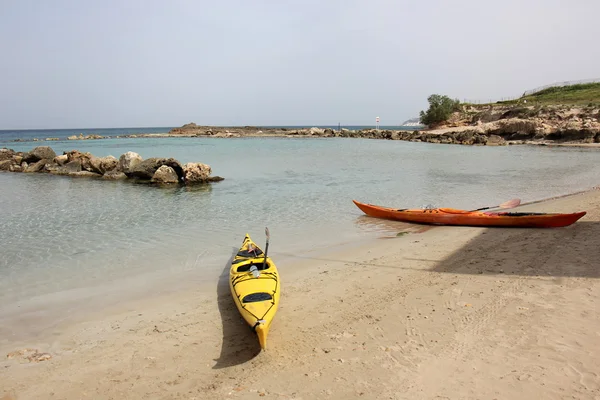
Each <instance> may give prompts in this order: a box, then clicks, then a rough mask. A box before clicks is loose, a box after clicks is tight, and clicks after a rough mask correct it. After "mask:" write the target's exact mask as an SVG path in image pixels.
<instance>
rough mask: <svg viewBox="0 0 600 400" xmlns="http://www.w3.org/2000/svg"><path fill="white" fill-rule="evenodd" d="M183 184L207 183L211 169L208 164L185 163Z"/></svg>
mask: <svg viewBox="0 0 600 400" xmlns="http://www.w3.org/2000/svg"><path fill="white" fill-rule="evenodd" d="M183 173H184V182H185V183H186V184H188V183H204V182H208V178H209V176H210V174H211V173H212V169H211V167H210V165H208V164H202V163H186V164H185V165H184V166H183Z"/></svg>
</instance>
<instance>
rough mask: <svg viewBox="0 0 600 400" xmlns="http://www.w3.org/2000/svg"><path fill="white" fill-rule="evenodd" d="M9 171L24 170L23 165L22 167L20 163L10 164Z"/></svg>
mask: <svg viewBox="0 0 600 400" xmlns="http://www.w3.org/2000/svg"><path fill="white" fill-rule="evenodd" d="M9 171H10V172H23V167H21V166H20V165H15V164H13V165H11V166H10V169H9Z"/></svg>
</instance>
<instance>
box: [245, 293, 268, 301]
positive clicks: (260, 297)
mask: <svg viewBox="0 0 600 400" xmlns="http://www.w3.org/2000/svg"><path fill="white" fill-rule="evenodd" d="M267 300H273V296H271V295H270V294H269V293H265V292H257V293H250V294H248V295H246V296H244V298H243V299H242V303H256V302H258V301H267Z"/></svg>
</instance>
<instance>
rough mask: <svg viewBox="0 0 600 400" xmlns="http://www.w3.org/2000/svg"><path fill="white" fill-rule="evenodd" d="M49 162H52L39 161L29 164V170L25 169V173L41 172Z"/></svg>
mask: <svg viewBox="0 0 600 400" xmlns="http://www.w3.org/2000/svg"><path fill="white" fill-rule="evenodd" d="M48 162H50V160H46V159H43V160H39V161H37V162H35V163H33V164H29V165H28V166H27V168H25V169H23V172H41V171H43V170H44V168H45V167H46V164H47V163H48Z"/></svg>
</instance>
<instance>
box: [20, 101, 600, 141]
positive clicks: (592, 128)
mask: <svg viewBox="0 0 600 400" xmlns="http://www.w3.org/2000/svg"><path fill="white" fill-rule="evenodd" d="M157 137H188V138H189V137H212V138H240V137H317V138H319V137H341V138H365V139H382V140H403V141H410V142H427V143H442V144H461V145H486V146H503V145H514V144H537V145H587V146H590V145H594V144H597V143H600V109H598V108H597V107H593V106H587V107H579V108H574V107H568V106H539V105H537V106H523V105H516V106H505V105H486V106H467V105H463V106H462V109H461V110H460V111H457V112H455V113H454V114H453V115H452V116H451V117H450V119H449V120H448V121H447V122H445V123H444V124H441V125H438V126H435V127H429V128H427V129H422V130H414V131H413V130H380V129H361V130H349V129H344V128H342V129H340V130H334V129H322V128H317V127H312V128H261V127H254V126H244V127H216V126H202V125H196V124H195V123H189V124H185V125H183V126H181V127H178V128H173V129H171V130H170V131H169V132H165V133H148V134H131V135H118V136H101V135H94V134H91V135H87V136H84V135H83V134H80V135H78V136H70V137H68V138H67V140H98V139H119V138H157ZM38 140H39V139H34V141H38ZM42 140H44V139H42ZM45 140H46V141H49V140H59V139H57V138H46V139H45ZM15 141H24V140H21V139H16V140H15Z"/></svg>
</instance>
